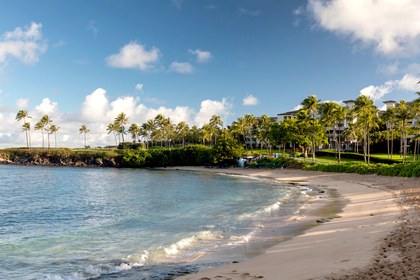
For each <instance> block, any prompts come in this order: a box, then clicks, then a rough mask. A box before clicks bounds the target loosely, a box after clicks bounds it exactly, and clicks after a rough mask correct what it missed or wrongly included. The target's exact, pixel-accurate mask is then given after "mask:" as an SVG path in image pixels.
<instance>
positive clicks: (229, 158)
mask: <svg viewBox="0 0 420 280" xmlns="http://www.w3.org/2000/svg"><path fill="white" fill-rule="evenodd" d="M242 152H243V151H241V150H240V149H239V150H236V149H234V150H232V149H226V148H223V149H222V150H220V148H214V147H213V148H210V147H207V146H203V145H188V146H186V147H183V148H171V149H169V148H152V149H147V150H146V149H142V148H140V147H139V148H137V149H135V148H133V147H131V146H130V147H123V148H120V149H115V150H105V149H78V150H72V149H64V148H63V149H39V148H33V149H27V148H14V149H3V150H0V163H2V164H16V165H41V166H76V167H125V168H148V167H149V168H153V167H166V166H207V167H230V166H236V164H237V162H236V160H237V159H238V158H239V157H240V156H241V155H242ZM247 167H248V168H294V169H304V170H310V171H322V172H339V173H358V174H377V175H382V176H399V177H419V176H420V161H417V162H413V163H406V164H402V163H388V162H387V163H372V164H367V163H364V162H357V161H355V162H345V163H337V164H331V163H330V164H319V163H317V164H312V163H309V162H306V161H304V160H303V159H302V158H293V157H289V156H285V157H282V156H280V157H277V158H273V157H270V156H262V157H259V159H256V160H253V161H252V162H251V163H249V164H248V165H247Z"/></svg>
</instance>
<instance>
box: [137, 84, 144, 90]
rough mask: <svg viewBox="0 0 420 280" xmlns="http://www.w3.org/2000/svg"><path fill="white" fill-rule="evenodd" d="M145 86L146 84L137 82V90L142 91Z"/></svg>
mask: <svg viewBox="0 0 420 280" xmlns="http://www.w3.org/2000/svg"><path fill="white" fill-rule="evenodd" d="M143 86H144V85H143V84H137V85H136V91H139V92H140V91H142V89H143Z"/></svg>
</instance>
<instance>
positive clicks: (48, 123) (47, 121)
mask: <svg viewBox="0 0 420 280" xmlns="http://www.w3.org/2000/svg"><path fill="white" fill-rule="evenodd" d="M41 122H42V123H43V124H44V129H45V130H47V132H48V126H51V124H52V122H53V120H52V119H51V118H50V116H48V115H43V116H42V118H41ZM47 140H48V149H49V148H50V133H47Z"/></svg>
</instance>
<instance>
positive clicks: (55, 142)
mask: <svg viewBox="0 0 420 280" xmlns="http://www.w3.org/2000/svg"><path fill="white" fill-rule="evenodd" d="M54 146H55V148H56V149H57V132H55V133H54Z"/></svg>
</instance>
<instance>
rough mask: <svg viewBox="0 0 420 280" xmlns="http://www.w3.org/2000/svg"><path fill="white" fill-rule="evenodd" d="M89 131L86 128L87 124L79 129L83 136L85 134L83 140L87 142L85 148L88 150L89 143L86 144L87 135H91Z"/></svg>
mask: <svg viewBox="0 0 420 280" xmlns="http://www.w3.org/2000/svg"><path fill="white" fill-rule="evenodd" d="M89 131H90V130H89V129H88V127H87V126H86V124H82V126H81V127H80V128H79V132H80V134H82V133H83V138H84V140H85V148H87V143H86V134H87V133H89Z"/></svg>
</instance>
